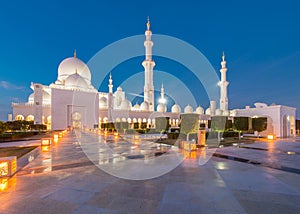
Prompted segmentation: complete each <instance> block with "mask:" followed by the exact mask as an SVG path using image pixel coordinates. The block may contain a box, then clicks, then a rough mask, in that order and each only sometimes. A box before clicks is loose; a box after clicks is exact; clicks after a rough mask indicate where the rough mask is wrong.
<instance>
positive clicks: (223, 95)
mask: <svg viewBox="0 0 300 214" xmlns="http://www.w3.org/2000/svg"><path fill="white" fill-rule="evenodd" d="M221 66H222V67H221V69H220V72H221V81H220V82H219V86H220V109H221V110H222V111H223V112H224V111H227V110H228V97H227V86H228V84H229V82H227V81H226V72H227V68H226V61H225V54H224V52H223V55H222V62H221Z"/></svg>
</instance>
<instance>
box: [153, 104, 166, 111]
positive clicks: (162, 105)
mask: <svg viewBox="0 0 300 214" xmlns="http://www.w3.org/2000/svg"><path fill="white" fill-rule="evenodd" d="M156 111H157V112H166V111H167V106H166V105H165V104H163V103H160V104H158V105H157V107H156Z"/></svg>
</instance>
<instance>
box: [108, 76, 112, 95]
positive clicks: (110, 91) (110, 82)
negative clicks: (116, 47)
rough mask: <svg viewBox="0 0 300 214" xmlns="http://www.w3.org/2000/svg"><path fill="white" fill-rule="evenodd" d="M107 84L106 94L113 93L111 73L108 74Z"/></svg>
mask: <svg viewBox="0 0 300 214" xmlns="http://www.w3.org/2000/svg"><path fill="white" fill-rule="evenodd" d="M108 81H109V84H108V93H113V84H112V82H113V80H112V76H111V73H110V74H109V80H108Z"/></svg>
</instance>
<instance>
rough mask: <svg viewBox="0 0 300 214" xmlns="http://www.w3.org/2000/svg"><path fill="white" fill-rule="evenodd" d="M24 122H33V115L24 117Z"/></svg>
mask: <svg viewBox="0 0 300 214" xmlns="http://www.w3.org/2000/svg"><path fill="white" fill-rule="evenodd" d="M26 121H34V116H33V115H28V116H27V117H26Z"/></svg>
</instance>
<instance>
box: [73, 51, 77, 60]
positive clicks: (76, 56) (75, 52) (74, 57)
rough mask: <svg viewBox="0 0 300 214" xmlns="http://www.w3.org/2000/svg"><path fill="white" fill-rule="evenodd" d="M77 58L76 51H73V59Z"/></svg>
mask: <svg viewBox="0 0 300 214" xmlns="http://www.w3.org/2000/svg"><path fill="white" fill-rule="evenodd" d="M76 57H77V54H76V49H75V50H74V58H76Z"/></svg>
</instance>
